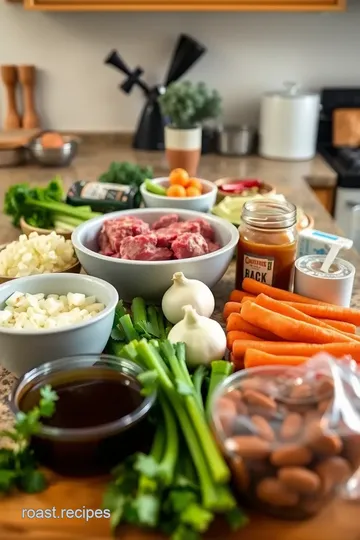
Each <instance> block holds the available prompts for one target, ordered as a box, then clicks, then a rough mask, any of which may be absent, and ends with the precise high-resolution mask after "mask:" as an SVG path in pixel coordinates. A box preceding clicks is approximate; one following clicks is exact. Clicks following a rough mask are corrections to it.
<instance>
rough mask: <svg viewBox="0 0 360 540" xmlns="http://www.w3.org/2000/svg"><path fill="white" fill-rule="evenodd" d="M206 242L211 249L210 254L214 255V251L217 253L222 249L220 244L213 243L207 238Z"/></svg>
mask: <svg viewBox="0 0 360 540" xmlns="http://www.w3.org/2000/svg"><path fill="white" fill-rule="evenodd" d="M205 240H206V243H207V245H208V248H209V253H212V252H213V251H217V250H218V249H220V244H218V243H217V242H212V241H211V240H208V239H207V238H205Z"/></svg>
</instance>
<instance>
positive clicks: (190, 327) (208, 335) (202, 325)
mask: <svg viewBox="0 0 360 540" xmlns="http://www.w3.org/2000/svg"><path fill="white" fill-rule="evenodd" d="M183 312H184V313H185V316H184V318H183V320H182V321H180V322H178V323H177V324H175V326H174V327H173V328H172V329H171V330H170V332H169V335H168V339H169V340H170V341H171V343H178V342H179V341H180V342H184V343H185V344H186V361H187V363H188V364H189V366H198V365H199V364H205V365H207V364H210V362H212V361H213V360H220V359H221V358H222V357H223V356H224V354H225V351H226V335H225V332H224V330H223V329H222V328H221V326H220V324H219V323H218V322H216V321H213V320H212V319H208V318H207V317H203V316H202V315H199V314H198V313H196V310H195V309H194V308H193V307H192V306H184V307H183Z"/></svg>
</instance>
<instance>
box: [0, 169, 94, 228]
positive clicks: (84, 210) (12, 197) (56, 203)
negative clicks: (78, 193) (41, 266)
mask: <svg viewBox="0 0 360 540" xmlns="http://www.w3.org/2000/svg"><path fill="white" fill-rule="evenodd" d="M64 198H65V193H64V190H63V186H62V182H61V178H60V177H59V176H56V177H55V178H54V179H53V180H51V181H50V182H49V184H48V185H47V186H44V187H33V186H30V185H29V184H16V185H15V186H11V187H10V188H9V189H8V191H7V192H6V194H5V201H4V213H5V214H7V215H8V216H11V217H12V222H13V224H14V225H15V226H16V227H18V226H19V222H20V218H24V219H25V221H26V222H27V223H28V224H29V225H32V226H34V227H40V228H42V229H53V228H54V229H57V230H64V231H72V230H74V229H75V228H76V227H77V226H78V225H80V224H81V223H83V222H84V221H87V220H88V219H91V218H93V217H96V216H100V215H101V214H99V213H98V212H92V210H91V208H90V206H78V207H74V206H71V205H70V204H66V203H65V202H63V200H64Z"/></svg>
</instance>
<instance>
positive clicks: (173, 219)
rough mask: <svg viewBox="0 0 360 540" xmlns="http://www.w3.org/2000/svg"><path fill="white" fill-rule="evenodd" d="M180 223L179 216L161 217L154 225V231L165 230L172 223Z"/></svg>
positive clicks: (168, 215)
mask: <svg viewBox="0 0 360 540" xmlns="http://www.w3.org/2000/svg"><path fill="white" fill-rule="evenodd" d="M178 221H179V216H178V215H177V214H167V215H166V216H161V218H159V219H158V220H157V221H155V223H153V225H152V227H151V228H152V229H153V230H154V231H155V230H156V229H165V227H168V226H169V225H171V224H172V223H177V222H178Z"/></svg>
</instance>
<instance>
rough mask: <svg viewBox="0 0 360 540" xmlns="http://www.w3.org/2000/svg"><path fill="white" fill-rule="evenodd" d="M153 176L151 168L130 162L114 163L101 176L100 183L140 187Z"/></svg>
mask: <svg viewBox="0 0 360 540" xmlns="http://www.w3.org/2000/svg"><path fill="white" fill-rule="evenodd" d="M152 176H153V171H152V168H151V167H141V166H140V165H136V163H130V162H128V161H124V162H122V163H120V162H118V161H113V162H112V163H111V164H110V167H109V169H108V170H107V171H106V172H105V173H104V174H102V175H101V176H100V178H99V182H107V183H110V184H123V185H130V184H135V185H136V186H140V185H141V184H142V183H143V182H144V181H145V180H146V179H147V178H152Z"/></svg>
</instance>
